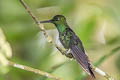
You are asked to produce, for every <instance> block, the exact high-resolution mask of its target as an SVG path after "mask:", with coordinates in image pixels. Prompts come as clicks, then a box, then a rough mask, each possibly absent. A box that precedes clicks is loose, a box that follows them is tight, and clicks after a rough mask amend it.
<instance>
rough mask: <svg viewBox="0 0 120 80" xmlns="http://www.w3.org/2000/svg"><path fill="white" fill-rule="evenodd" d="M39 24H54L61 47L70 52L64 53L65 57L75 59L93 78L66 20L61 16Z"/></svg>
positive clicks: (83, 53)
mask: <svg viewBox="0 0 120 80" xmlns="http://www.w3.org/2000/svg"><path fill="white" fill-rule="evenodd" d="M41 23H53V24H55V26H56V28H57V30H58V32H59V39H60V41H61V43H62V45H63V46H64V48H65V49H67V50H70V53H67V52H66V54H65V55H66V56H67V57H69V58H74V59H76V61H77V62H78V63H79V64H80V65H81V67H82V68H83V69H84V70H85V71H86V72H87V73H88V74H90V75H91V76H93V77H95V76H94V73H93V71H92V68H91V64H90V61H89V59H88V56H87V55H86V54H85V50H84V48H83V45H82V42H81V40H80V39H79V37H78V36H77V35H76V34H75V33H74V32H73V31H72V29H71V28H70V27H69V26H68V25H67V22H66V18H65V17H64V16H63V15H56V16H54V17H53V19H51V20H48V21H41Z"/></svg>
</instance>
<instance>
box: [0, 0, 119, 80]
mask: <svg viewBox="0 0 120 80" xmlns="http://www.w3.org/2000/svg"><path fill="white" fill-rule="evenodd" d="M25 2H26V4H28V6H29V7H30V9H31V10H32V12H33V13H34V14H35V15H36V16H37V17H38V18H39V20H47V19H51V18H52V17H53V16H54V15H56V14H63V15H64V16H66V18H67V22H68V24H69V25H70V27H71V28H72V29H73V30H74V31H75V33H76V34H77V35H78V36H79V37H80V39H81V40H82V41H83V44H84V47H85V49H86V51H87V53H88V55H89V58H90V60H91V62H92V63H93V62H97V60H99V58H101V57H102V56H104V55H107V53H110V51H111V50H112V49H114V48H116V47H117V46H119V45H120V31H119V30H120V0H99V1H98V0H84V1H83V0H25ZM0 27H1V28H2V29H3V31H4V33H5V36H6V38H7V41H8V42H9V43H10V44H11V46H12V49H13V57H12V58H11V59H10V60H12V61H14V62H16V63H20V64H24V65H28V66H31V67H34V68H38V69H41V70H44V71H49V70H51V67H52V66H55V65H59V64H61V63H63V62H65V61H67V60H69V59H67V58H66V57H65V56H63V55H61V53H60V52H59V51H57V50H56V49H55V47H54V46H53V45H51V44H49V43H48V42H47V41H46V40H45V38H44V36H43V35H42V33H41V31H40V29H39V27H37V25H36V24H35V23H34V21H33V20H32V18H31V16H29V15H28V13H27V12H26V11H25V9H24V8H23V6H22V5H21V4H20V2H19V0H0ZM45 28H46V29H47V32H48V33H49V35H50V36H52V37H53V38H54V39H55V42H56V40H57V39H56V38H58V37H56V36H58V35H57V33H58V32H56V31H54V30H55V26H54V25H52V24H45ZM55 33H56V34H55ZM0 37H1V36H0ZM119 61H120V57H119V54H116V55H114V56H112V57H109V58H108V59H106V60H105V62H103V64H101V65H99V67H100V68H101V69H102V70H104V71H105V72H107V73H109V74H110V75H112V76H113V77H115V79H116V80H119V79H120V76H119V74H120V64H119ZM115 64H116V65H115ZM9 69H10V71H9V72H8V73H6V74H2V73H1V74H0V80H8V79H9V80H43V77H42V76H39V75H36V74H34V73H31V72H27V71H23V70H20V69H16V68H13V67H10V68H9ZM52 73H53V74H55V75H57V76H58V77H62V78H64V79H65V80H83V78H84V77H83V76H81V74H84V73H82V70H81V68H79V65H78V64H77V63H76V62H75V61H69V63H66V64H63V65H62V66H61V67H59V68H57V69H55V70H54V71H53V72H52ZM96 76H97V80H105V79H104V78H102V77H100V76H99V75H96ZM45 79H46V78H45ZM88 80H89V79H88Z"/></svg>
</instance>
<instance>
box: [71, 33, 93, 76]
mask: <svg viewBox="0 0 120 80" xmlns="http://www.w3.org/2000/svg"><path fill="white" fill-rule="evenodd" d="M69 32H70V31H69ZM69 46H70V50H71V53H72V55H73V56H74V58H75V59H76V61H77V62H78V63H79V64H80V66H81V67H82V68H83V69H84V70H85V71H86V72H87V73H88V74H89V75H92V76H93V77H95V76H94V73H93V72H92V68H91V65H90V63H89V60H88V56H87V55H86V54H85V51H84V48H83V46H82V43H81V41H80V39H79V38H78V37H77V36H76V35H75V33H74V32H72V31H71V36H70V44H69Z"/></svg>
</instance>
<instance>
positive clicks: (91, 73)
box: [88, 66, 95, 78]
mask: <svg viewBox="0 0 120 80" xmlns="http://www.w3.org/2000/svg"><path fill="white" fill-rule="evenodd" d="M88 69H89V72H90V75H91V76H92V77H93V78H95V75H94V73H93V71H92V68H91V66H88Z"/></svg>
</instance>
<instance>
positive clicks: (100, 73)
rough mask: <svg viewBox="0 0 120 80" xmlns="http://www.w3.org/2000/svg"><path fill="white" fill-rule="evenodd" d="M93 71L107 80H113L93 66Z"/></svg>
mask: <svg viewBox="0 0 120 80" xmlns="http://www.w3.org/2000/svg"><path fill="white" fill-rule="evenodd" d="M93 70H94V71H95V72H97V73H98V74H99V75H101V76H103V77H105V78H106V79H107V80H114V78H113V77H111V76H110V75H108V74H107V73H105V72H104V71H102V70H101V69H99V68H97V67H94V66H93Z"/></svg>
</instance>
